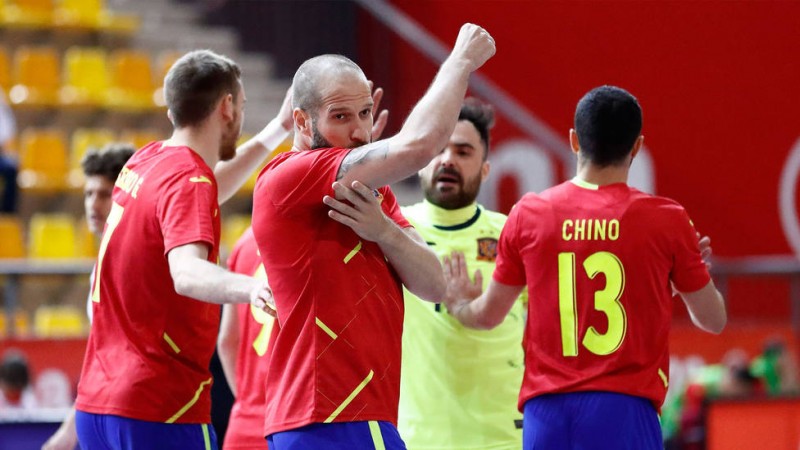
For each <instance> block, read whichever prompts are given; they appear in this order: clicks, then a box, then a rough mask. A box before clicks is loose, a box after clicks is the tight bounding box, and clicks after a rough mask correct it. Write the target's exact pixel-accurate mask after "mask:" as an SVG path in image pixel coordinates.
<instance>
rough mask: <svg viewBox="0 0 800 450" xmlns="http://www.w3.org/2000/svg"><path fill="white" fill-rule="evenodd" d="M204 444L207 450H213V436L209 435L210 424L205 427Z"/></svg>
mask: <svg viewBox="0 0 800 450" xmlns="http://www.w3.org/2000/svg"><path fill="white" fill-rule="evenodd" d="M202 426H203V443H204V444H205V445H206V450H211V436H209V435H208V424H207V423H204V424H203V425H202Z"/></svg>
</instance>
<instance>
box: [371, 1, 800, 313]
mask: <svg viewBox="0 0 800 450" xmlns="http://www.w3.org/2000/svg"><path fill="white" fill-rule="evenodd" d="M394 3H395V5H396V6H398V7H399V8H401V9H402V10H404V11H405V12H407V13H408V14H409V15H410V16H412V17H413V18H414V19H415V20H417V21H418V22H419V23H420V24H421V25H422V26H424V27H425V28H426V29H428V30H430V31H431V32H433V33H434V34H435V35H436V36H437V37H438V38H439V39H440V40H441V41H442V42H444V43H445V44H446V45H448V46H450V45H452V42H453V41H454V39H455V37H456V35H457V32H458V29H459V26H460V24H462V23H463V22H467V21H470V22H475V23H478V24H480V25H482V26H484V27H485V28H486V29H487V30H489V31H490V32H491V33H492V35H493V36H494V37H495V39H496V41H497V46H498V52H497V55H496V56H495V57H494V58H493V59H492V60H490V61H489V62H488V64H487V65H486V66H485V67H484V68H482V69H481V73H483V74H484V75H486V76H487V77H488V78H489V79H491V80H492V81H493V82H494V83H495V84H497V85H498V86H500V87H502V88H503V89H504V90H505V91H506V92H508V93H510V94H511V95H512V96H513V97H514V98H516V99H517V100H518V101H519V102H520V103H522V104H523V105H524V106H525V107H526V108H528V109H529V110H530V111H532V112H533V113H534V114H536V115H537V116H538V117H539V118H541V119H542V120H543V121H544V122H546V123H547V124H548V125H549V126H550V127H551V128H552V129H553V130H555V131H556V132H557V133H559V134H560V135H561V136H563V137H564V139H565V140H566V136H567V132H568V130H569V128H570V126H571V121H572V115H573V112H574V107H575V104H576V103H577V101H578V99H579V98H580V97H581V96H582V95H583V94H584V93H585V92H586V91H587V90H589V89H591V88H592V87H595V86H598V85H601V84H615V85H619V86H622V87H624V88H626V89H628V90H629V91H631V92H632V93H633V94H634V95H636V96H637V97H638V98H639V101H640V102H641V104H642V107H643V109H644V117H645V124H644V131H643V133H644V135H645V144H646V145H647V147H648V148H649V150H650V153H651V155H652V160H653V180H654V188H655V192H656V193H657V194H659V195H664V196H668V197H671V198H674V199H676V200H678V201H679V202H680V203H682V204H683V205H684V206H685V207H686V208H687V210H688V211H689V213H690V214H691V216H692V218H693V219H694V222H695V224H696V225H697V228H698V230H699V231H701V232H702V233H704V234H708V235H710V236H711V237H712V240H713V247H714V251H715V254H716V255H718V256H725V257H735V256H746V255H760V254H788V253H792V252H793V250H792V245H791V244H790V243H789V241H788V240H787V237H786V235H787V234H786V232H785V230H784V227H783V226H782V223H781V218H780V212H779V211H780V207H779V180H780V178H781V176H782V173H783V170H784V168H785V166H786V163H787V159H788V157H789V155H790V151H791V149H792V147H793V146H795V143H796V142H798V139H800V120H798V114H797V103H798V101H799V100H800V82H799V81H800V78H798V75H800V58H798V57H797V55H800V2H727V1H710V2H689V1H678V2H616V1H615V2H609V1H597V2H585V1H580V2H555V1H536V2H531V1H502V2H498V1H463V0H459V1H451V0H437V1H395V2H394ZM362 14H363V16H364V17H363V20H362V21H361V22H362V23H365V25H364V26H363V27H360V28H361V29H360V30H359V32H360V33H361V34H362V36H360V42H361V46H362V48H361V50H362V52H361V54H363V55H368V54H372V55H373V56H370V57H368V58H365V59H366V60H364V61H362V64H363V65H364V67H365V71H366V72H367V75H368V76H371V77H373V78H374V79H376V80H377V81H378V82H379V83H382V84H383V85H384V86H386V87H387V100H388V101H389V103H390V104H389V106H390V107H391V108H392V113H393V115H394V116H393V117H394V119H395V120H396V121H397V123H392V126H393V127H399V125H400V124H399V119H400V118H402V117H404V116H405V114H406V113H407V111H408V110H409V109H410V108H411V106H413V104H414V102H415V101H416V99H417V98H418V97H419V96H420V95H421V94H422V93H423V92H424V89H425V88H426V86H427V85H428V83H429V82H430V80H431V78H432V76H433V74H434V73H435V66H434V65H433V64H432V63H429V62H427V60H425V59H424V58H423V57H422V56H421V55H420V54H419V53H418V52H417V51H416V50H414V49H412V48H411V47H409V46H408V45H407V44H405V43H404V42H403V41H402V40H401V39H399V38H398V37H397V36H396V35H394V34H392V33H387V32H383V31H381V32H379V31H377V29H378V28H379V27H378V26H376V25H375V23H374V22H373V21H372V19H370V18H369V17H368V14H367V13H362ZM376 53H377V54H378V55H379V56H374V54H376ZM388 68H391V69H388ZM401 88H402V92H403V93H404V95H403V96H402V97H393V96H392V91H393V90H394V91H398V92H399V91H400V90H401ZM488 100H489V101H491V99H488ZM513 139H528V138H527V136H526V134H525V133H524V132H522V131H521V130H518V129H516V128H514V126H513V125H511V124H510V122H509V121H508V120H507V118H504V117H502V116H500V117H499V119H498V126H497V127H496V128H495V131H494V139H493V143H494V144H493V145H494V149H495V150H496V149H497V148H498V147H502V145H503V143H504V142H508V141H510V140H513ZM798 151H799V152H800V148H798ZM496 156H497V155H496V154H494V155H493V158H495V157H496ZM553 164H554V166H555V169H554V171H553V172H554V174H555V175H554V176H555V181H560V180H563V179H564V173H569V172H570V170H571V168H567V170H566V171H565V168H564V167H561V166H559V164H558V162H557V161H553ZM524 176H525V175H524V174H523V175H522V177H523V178H524ZM522 185H524V180H520V175H519V174H516V175H515V174H508V175H507V176H505V177H503V180H502V181H501V183H500V186H501V187H500V190H499V191H498V192H500V193H499V194H498V195H497V198H496V199H494V200H495V202H496V203H495V206H497V207H499V208H500V209H505V210H507V208H508V207H509V206H510V205H511V204H513V202H514V201H516V199H517V198H518V197H519V195H520V192H518V189H517V187H519V186H522ZM791 188H792V189H790V191H791V192H788V193H789V194H794V193H795V192H796V187H794V186H791ZM796 206H797V202H794V203H793V205H792V208H788V209H789V210H796V209H797V208H796ZM788 212H790V213H794V211H788ZM794 226H796V221H795V224H794ZM797 247H798V248H800V245H798V246H797ZM729 308H730V311H731V315H732V316H733V317H734V318H748V319H781V320H784V319H787V318H788V316H789V305H788V283H787V282H786V280H783V279H762V280H733V281H732V283H731V285H730V292H729ZM678 309H681V310H682V309H683V308H678Z"/></svg>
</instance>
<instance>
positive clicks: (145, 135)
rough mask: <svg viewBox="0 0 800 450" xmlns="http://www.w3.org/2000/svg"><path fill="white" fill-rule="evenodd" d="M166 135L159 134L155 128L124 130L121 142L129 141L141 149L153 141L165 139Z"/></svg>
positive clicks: (120, 137) (120, 136) (121, 134)
mask: <svg viewBox="0 0 800 450" xmlns="http://www.w3.org/2000/svg"><path fill="white" fill-rule="evenodd" d="M163 139H164V136H162V135H160V134H158V132H156V131H155V130H130V129H129V130H122V133H120V135H119V142H127V143H130V144H133V146H134V147H136V149H137V150H138V149H140V148H142V147H144V146H145V145H147V144H149V143H151V142H153V141H160V140H163Z"/></svg>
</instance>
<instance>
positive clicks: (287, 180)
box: [256, 148, 349, 211]
mask: <svg viewBox="0 0 800 450" xmlns="http://www.w3.org/2000/svg"><path fill="white" fill-rule="evenodd" d="M348 152H349V150H348V149H343V148H331V149H320V150H310V151H304V152H295V153H286V155H287V156H286V157H285V158H283V159H280V160H276V161H275V162H276V164H274V165H268V166H267V168H266V169H265V170H264V172H263V174H262V177H265V179H264V183H265V185H264V189H258V190H257V193H256V195H259V196H261V195H264V196H266V199H268V200H270V201H271V203H272V204H273V205H275V206H278V207H280V208H281V209H282V210H284V211H292V210H295V209H305V208H307V207H308V206H311V205H314V206H317V207H322V206H323V205H324V204H323V203H322V197H323V196H325V195H333V187H332V185H333V182H334V181H336V173H337V172H338V171H339V166H340V165H341V163H342V160H343V159H344V157H345V156H347V153H348Z"/></svg>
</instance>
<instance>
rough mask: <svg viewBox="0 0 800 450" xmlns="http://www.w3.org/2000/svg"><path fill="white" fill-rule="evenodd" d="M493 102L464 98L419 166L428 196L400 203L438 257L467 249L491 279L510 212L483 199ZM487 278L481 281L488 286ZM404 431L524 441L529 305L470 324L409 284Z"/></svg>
mask: <svg viewBox="0 0 800 450" xmlns="http://www.w3.org/2000/svg"><path fill="white" fill-rule="evenodd" d="M493 122H494V110H493V109H492V107H491V106H489V105H487V104H484V103H481V102H480V101H478V100H476V99H467V100H466V101H465V102H464V105H463V106H462V108H461V113H460V115H459V118H458V123H457V124H456V127H455V130H454V131H453V134H452V135H451V137H450V141H449V143H448V145H447V147H446V148H444V149H443V150H442V152H441V153H440V154H439V155H438V156H437V157H436V158H434V159H433V161H431V163H430V164H428V166H427V167H425V168H424V169H422V171H420V173H419V175H420V180H421V185H422V188H423V190H424V193H425V200H424V201H422V202H421V203H417V204H415V205H411V206H408V207H404V208H402V212H403V215H404V216H405V217H406V218H407V219H408V221H409V222H410V223H411V224H412V225H413V226H414V227H415V228H416V229H417V231H418V232H419V233H420V234H421V235H422V237H423V238H424V239H425V241H427V243H428V245H429V246H430V247H431V248H432V249H433V250H434V251H435V252H436V253H437V254H438V255H439V257H442V256H445V255H450V252H452V251H461V252H463V253H464V255H465V258H466V261H467V265H468V269H469V271H470V273H474V272H475V271H476V270H480V272H481V273H482V274H483V276H484V281H485V283H488V281H489V279H490V278H491V274H492V272H493V271H494V264H495V262H494V261H495V256H496V254H497V239H498V238H499V236H500V231H501V229H502V228H503V224H504V223H505V221H506V216H505V215H503V214H500V213H497V212H494V211H488V210H486V209H485V208H484V207H482V206H481V205H479V204H478V203H477V202H476V198H477V196H478V192H479V190H480V186H481V183H482V182H483V181H484V180H485V179H486V177H487V176H488V174H489V162H488V160H487V156H488V153H489V129H490V128H491V126H492V125H493ZM485 287H486V286H485V285H484V288H485ZM404 294H405V306H406V314H405V322H404V331H403V360H402V366H401V382H400V414H399V420H398V429H399V431H400V435H401V436H402V438H403V440H404V441H405V442H406V445H407V446H408V449H409V450H450V449H452V450H472V449H475V450H477V449H481V450H505V449H509V450H511V449H514V450H517V449H519V448H521V447H522V414H521V413H520V412H519V411H518V410H517V397H518V395H519V388H520V384H521V382H522V374H523V371H524V367H523V350H522V333H523V329H524V326H525V319H524V311H525V306H524V303H525V302H526V301H527V297H526V293H525V291H523V294H522V295H521V296H520V298H519V300H518V301H517V302H516V304H515V305H514V307H513V308H512V309H511V312H510V313H509V314H508V316H507V317H506V319H505V321H504V322H503V323H502V324H501V325H500V326H498V327H497V328H495V329H493V330H491V331H479V330H473V329H468V328H465V327H463V326H462V325H461V324H460V323H459V322H458V320H456V319H454V318H453V317H451V316H450V315H449V314H448V313H447V309H446V308H445V306H444V305H443V304H439V303H430V302H426V301H422V300H420V299H418V298H417V297H415V296H414V295H413V294H411V293H410V292H408V291H407V290H406V291H405V293H404Z"/></svg>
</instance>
